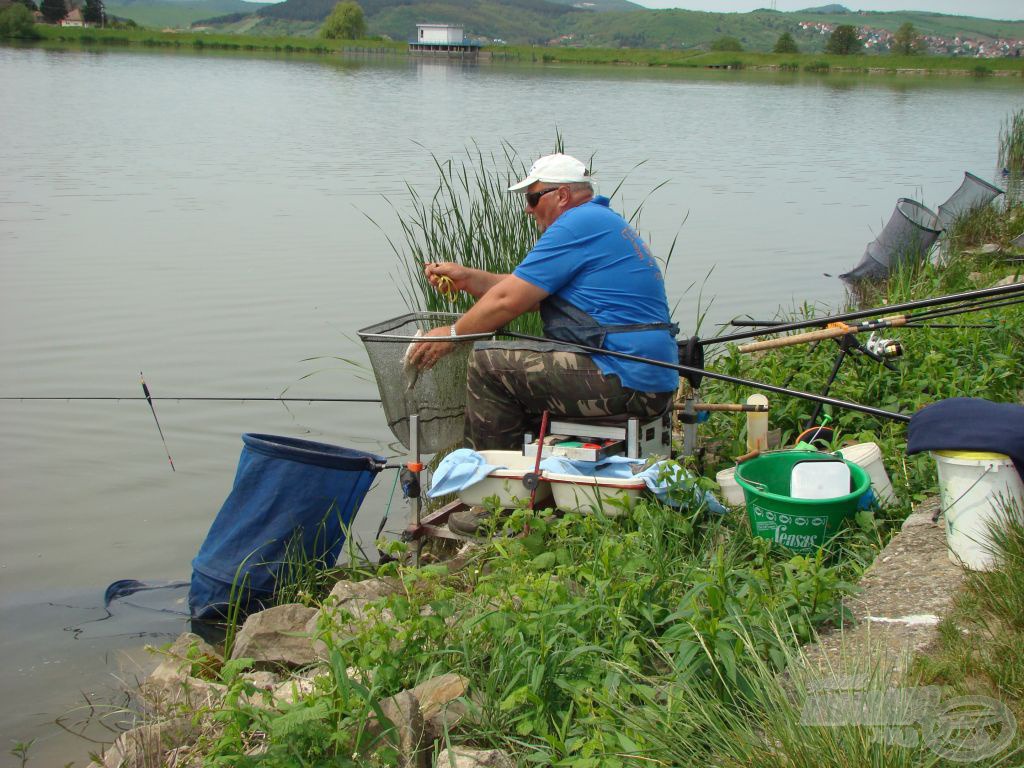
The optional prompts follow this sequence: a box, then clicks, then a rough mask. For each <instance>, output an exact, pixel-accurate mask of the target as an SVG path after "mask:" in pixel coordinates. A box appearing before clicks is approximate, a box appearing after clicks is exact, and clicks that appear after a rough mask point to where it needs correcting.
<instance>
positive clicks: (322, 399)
mask: <svg viewBox="0 0 1024 768" xmlns="http://www.w3.org/2000/svg"><path fill="white" fill-rule="evenodd" d="M0 400H29V401H32V400H108V401H121V400H128V401H131V400H146V401H154V400H178V401H190V402H210V403H223V402H234V403H249V402H252V403H257V402H262V403H379V402H380V401H381V399H380V398H379V397H173V396H170V395H165V396H163V397H134V396H132V397H116V396H104V397H100V396H91V395H86V396H77V395H72V396H69V397H63V396H60V395H48V396H45V397H22V396H20V395H3V396H0Z"/></svg>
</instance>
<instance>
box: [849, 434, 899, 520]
mask: <svg viewBox="0 0 1024 768" xmlns="http://www.w3.org/2000/svg"><path fill="white" fill-rule="evenodd" d="M839 453H840V455H841V456H842V457H843V458H844V459H846V460H847V461H852V462H853V463H854V464H856V465H857V466H858V467H860V468H861V469H863V470H864V471H865V472H867V473H868V476H869V477H870V478H871V489H872V490H873V491H874V492H875V498H877V499H878V503H879V504H880V505H882V506H883V507H886V506H888V505H890V504H894V503H896V493H895V492H894V491H893V489H892V481H891V480H889V473H888V472H886V471H885V464H883V463H882V450H881V448H879V447H878V444H877V443H857V445H848V446H846V447H845V448H840V449H839Z"/></svg>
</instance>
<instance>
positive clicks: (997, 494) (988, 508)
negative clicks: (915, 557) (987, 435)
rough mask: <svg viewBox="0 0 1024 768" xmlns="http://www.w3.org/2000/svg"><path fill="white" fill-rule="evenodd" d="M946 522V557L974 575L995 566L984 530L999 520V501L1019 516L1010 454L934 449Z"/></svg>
mask: <svg viewBox="0 0 1024 768" xmlns="http://www.w3.org/2000/svg"><path fill="white" fill-rule="evenodd" d="M932 456H934V457H935V464H936V466H937V468H938V470H939V496H940V500H941V503H942V510H943V514H944V515H945V518H946V543H947V545H948V546H949V559H950V560H952V561H953V562H954V563H958V564H962V565H963V566H964V567H966V568H970V569H971V570H974V571H987V570H991V569H992V568H993V567H994V565H995V558H994V556H993V553H992V548H991V542H990V538H989V535H988V532H989V527H990V526H991V525H993V524H998V522H999V521H1000V520H1001V519H1004V515H1005V514H1006V512H1005V511H1004V509H1003V502H1007V501H1011V500H1015V501H1016V509H1017V512H1018V513H1019V514H1024V483H1022V482H1021V479H1020V475H1018V474H1017V470H1016V469H1015V468H1014V466H1013V462H1012V461H1011V460H1010V457H1009V456H1004V455H1003V454H1001V453H981V452H978V451H933V452H932Z"/></svg>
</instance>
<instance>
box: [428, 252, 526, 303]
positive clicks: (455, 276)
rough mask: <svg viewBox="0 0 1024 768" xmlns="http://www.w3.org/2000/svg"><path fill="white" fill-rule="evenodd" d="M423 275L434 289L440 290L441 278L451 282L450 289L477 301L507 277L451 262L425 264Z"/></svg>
mask: <svg viewBox="0 0 1024 768" xmlns="http://www.w3.org/2000/svg"><path fill="white" fill-rule="evenodd" d="M423 273H424V274H425V275H426V276H427V280H429V281H430V284H431V285H433V286H434V287H435V288H441V284H442V282H443V281H442V279H441V278H443V277H446V278H448V279H449V280H451V284H452V287H454V288H455V289H456V290H458V291H465V292H466V293H468V294H469V295H470V296H472V297H473V298H475V299H479V298H480V297H481V296H483V295H484V294H485V293H487V292H488V291H489V290H491V288H493V287H494V286H495V285H497V284H498V283H500V282H501V281H502V280H504V279H505V278H506V277H508V275H499V274H495V273H493V272H487V271H486V270H483V269H473V268H472V267H464V266H462V265H461V264H456V263H454V262H451V261H444V262H437V263H432V264H427V265H426V266H425V267H424V269H423Z"/></svg>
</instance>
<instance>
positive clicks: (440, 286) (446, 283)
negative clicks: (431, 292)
mask: <svg viewBox="0 0 1024 768" xmlns="http://www.w3.org/2000/svg"><path fill="white" fill-rule="evenodd" d="M437 291H438V293H440V294H441V295H442V296H452V295H454V293H455V281H454V280H452V279H451V278H450V277H448V275H441V276H440V277H439V278H437Z"/></svg>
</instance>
